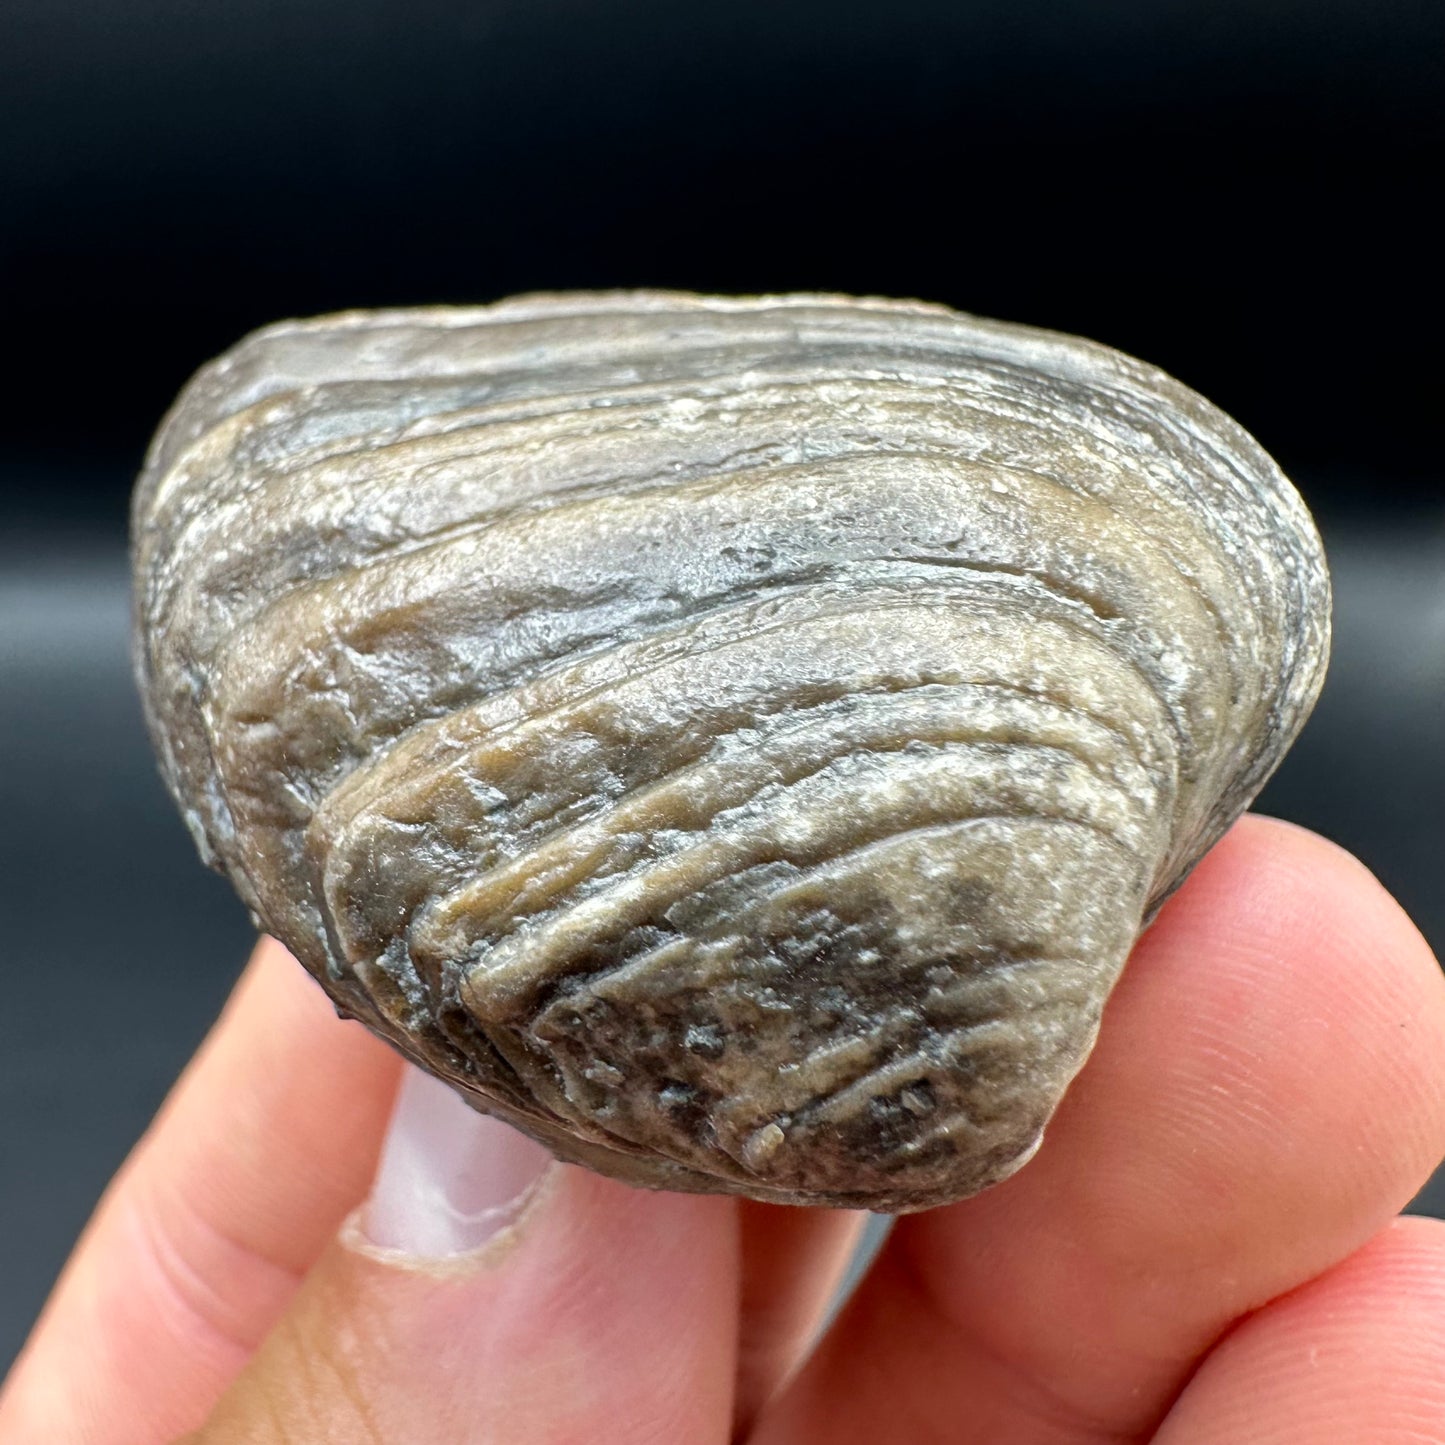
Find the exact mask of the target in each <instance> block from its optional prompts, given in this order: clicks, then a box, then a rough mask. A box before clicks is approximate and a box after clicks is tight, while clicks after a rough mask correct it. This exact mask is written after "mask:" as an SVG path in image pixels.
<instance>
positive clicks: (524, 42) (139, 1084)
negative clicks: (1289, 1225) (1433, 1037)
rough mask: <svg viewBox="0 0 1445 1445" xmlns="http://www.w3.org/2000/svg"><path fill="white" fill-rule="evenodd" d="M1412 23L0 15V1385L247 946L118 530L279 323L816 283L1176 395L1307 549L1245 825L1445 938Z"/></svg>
mask: <svg viewBox="0 0 1445 1445" xmlns="http://www.w3.org/2000/svg"><path fill="white" fill-rule="evenodd" d="M1442 17H1445V7H1442V6H1441V5H1440V4H1439V3H1438V0H1095V3H1087V0H1079V3H1074V4H1071V5H1054V4H1043V3H1028V0H974V3H969V0H948V3H913V4H906V3H890V4H882V5H880V4H876V3H873V4H862V3H856V0H828V3H826V4H825V3H812V0H807V3H802V0H798V3H788V0H739V3H732V4H726V5H713V6H707V5H704V4H701V3H695V0H689V3H681V0H672V3H664V0H591V3H587V0H516V3H496V0H470V3H465V4H464V3H452V0H408V3H406V4H401V3H393V0H345V3H342V0H274V3H270V0H227V3H225V4H219V3H217V4H198V3H195V0H127V3H124V4H105V3H102V0H89V3H77V0H3V3H0V336H3V352H0V356H3V367H4V374H3V376H0V749H3V756H0V820H3V826H0V910H3V911H0V917H3V918H4V920H5V928H6V936H5V945H4V952H3V954H0V984H3V987H0V1368H3V1365H4V1363H5V1361H6V1360H7V1359H8V1357H9V1355H10V1354H11V1353H13V1351H14V1350H15V1349H16V1348H18V1346H19V1343H20V1341H21V1339H22V1337H23V1334H24V1331H25V1329H26V1328H27V1326H28V1324H29V1322H30V1320H31V1319H32V1318H33V1316H34V1313H35V1311H36V1309H37V1308H38V1307H39V1304H40V1301H41V1299H42V1298H43V1295H44V1293H45V1290H46V1289H47V1288H48V1285H49V1283H50V1280H51V1279H52V1277H53V1275H54V1272H55V1270H56V1269H57V1268H58V1267H59V1264H60V1262H61V1260H62V1259H63V1257H64V1254H65V1251H66V1250H67V1248H68V1246H69V1243H70V1241H71V1240H72V1239H73V1237H74V1235H75V1233H76V1232H77V1231H78V1229H79V1227H80V1225H81V1224H82V1222H83V1220H84V1218H85V1216H86V1214H87V1213H88V1211H89V1209H90V1207H91V1205H92V1204H93V1202H94V1199H95V1197H96V1195H97V1193H98V1192H99V1190H100V1189H101V1187H102V1186H103V1184H104V1181H105V1180H106V1178H107V1177H108V1176H109V1174H110V1173H111V1171H112V1170H113V1169H114V1167H115V1166H116V1164H117V1163H118V1162H119V1161H120V1159H121V1158H122V1156H123V1154H124V1152H125V1150H126V1148H127V1147H128V1146H129V1144H130V1143H131V1142H132V1140H133V1139H134V1138H135V1136H136V1134H137V1133H138V1132H139V1130H140V1129H141V1128H142V1127H143V1126H144V1123H145V1121H146V1120H147V1119H148V1118H149V1116H150V1114H151V1112H152V1111H153V1110H154V1108H155V1106H156V1104H157V1103H158V1101H159V1099H160V1097H161V1095H162V1093H163V1091H164V1089H165V1087H166V1086H167V1084H168V1083H169V1081H170V1080H171V1079H172V1078H173V1077H174V1074H175V1072H176V1070H177V1069H178V1067H179V1066H180V1063H181V1062H182V1060H183V1059H184V1058H185V1057H186V1056H187V1054H188V1053H189V1052H190V1050H191V1049H192V1047H193V1046H194V1044H195V1042H196V1041H197V1040H198V1038H199V1036H200V1034H201V1032H202V1031H203V1029H204V1028H205V1026H206V1023H207V1021H208V1020H209V1018H210V1017H211V1016H212V1014H213V1013H214V1011H215V1009H216V1008H217V1006H218V1005H219V1003H220V1000H221V999H222V998H223V997H224V994H225V992H226V989H227V987H228V984H229V982H230V980H231V978H232V977H233V976H234V973H235V971H236V969H237V968H238V966H239V964H240V962H241V960H242V958H243V956H244V952H245V949H246V946H247V941H248V930H247V927H246V923H245V919H244V917H243V915H242V913H241V911H240V908H239V906H238V905H236V904H235V903H234V901H233V900H232V899H231V897H230V895H229V891H228V890H227V888H226V887H225V885H224V884H223V883H221V882H220V881H219V880H218V879H215V878H213V877H211V876H210V875H208V874H206V873H204V872H203V871H202V870H201V868H200V866H199V864H197V863H196V862H195V860H194V857H193V855H192V853H191V849H190V844H189V841H188V840H187V839H186V837H185V835H184V833H183V830H182V829H181V826H180V824H179V822H178V821H177V819H176V818H175V816H174V814H173V810H172V808H171V806H170V804H169V801H168V800H167V799H166V798H165V796H164V794H163V792H162V790H161V788H160V785H159V783H158V781H157V780H156V777H155V774H154V770H153V767H152V765H151V762H150V758H149V751H148V748H147V745H146V743H145V739H144V736H143V732H142V729H141V725H140V721H139V713H138V709H137V706H136V703H135V701H134V698H133V695H132V690H131V685H130V681H129V677H128V672H127V659H126V627H127V622H126V615H125V609H126V600H125V586H126V582H125V571H124V568H125V561H124V526H125V521H124V513H125V501H126V495H127V492H128V489H129V485H130V480H131V478H132V476H133V475H134V473H135V470H136V467H137V465H138V463H139V459H140V456H141V452H142V449H143V447H144V445H145V442H146V440H147V438H148V436H149V434H150V431H151V430H152V428H153V427H154V425H155V423H156V421H157V420H158V418H159V416H160V414H161V412H162V411H163V409H164V408H165V407H166V405H167V404H168V402H169V401H170V399H171V397H172V396H173V395H174V393H175V391H176V390H177V388H178V387H179V386H180V385H181V383H182V382H183V381H184V380H185V378H186V377H187V375H189V373H190V372H191V371H192V370H193V369H194V368H195V367H196V366H197V365H198V364H199V363H200V362H201V361H203V360H204V359H206V358H207V357H209V356H211V355H213V354H214V353H216V352H218V351H220V350H222V349H224V348H225V347H226V346H228V345H230V344H231V343H232V342H233V341H234V340H236V339H237V338H238V337H239V336H240V335H241V334H242V333H243V332H245V331H247V330H249V329H251V328H252V327H255V326H258V325H260V324H263V323H265V322H267V321H271V320H273V319H276V318H278V317H280V316H284V315H288V314H307V313H314V312H317V311H324V310H328V309H334V308H340V307H349V306H369V305H383V304H393V303H408V302H428V301H476V300H487V299H491V298H493V297H497V296H501V295H505V294H508V293H510V292H514V291H518V290H523V289H527V288H534V287H574V286H602V285H619V284H622V285H629V284H644V285H678V286H686V287H692V288H697V289H704V290H723V291H753V290H777V289H788V288H828V289H839V290H845V291H853V292H872V293H881V294H889V295H904V296H921V297H925V298H928V299H932V300H940V301H946V302H949V303H951V304H953V305H956V306H960V307H963V308H965V309H968V310H973V311H978V312H982V313H984V314H987V315H995V316H1001V317H1005V318H1007V319H1011V320H1018V321H1028V322H1034V323H1038V324H1042V325H1046V326H1051V327H1055V328H1058V329H1061V330H1069V331H1077V332H1081V333H1083V334H1085V335H1089V336H1093V337H1095V338H1097V339H1099V340H1102V341H1107V342H1110V343H1112V344H1113V345H1116V346H1119V347H1122V348H1123V349H1125V350H1127V351H1131V352H1135V353H1137V354H1139V355H1141V356H1144V357H1146V358H1148V359H1149V360H1151V361H1154V362H1156V363H1159V364H1160V365H1163V366H1164V367H1166V368H1167V369H1169V370H1171V371H1173V372H1174V373H1175V374H1176V375H1178V376H1179V377H1181V378H1182V379H1183V380H1185V381H1186V382H1188V383H1190V384H1191V385H1193V386H1195V387H1196V388H1198V389H1199V390H1201V391H1203V392H1204V393H1205V394H1206V395H1208V396H1210V397H1211V398H1212V399H1214V400H1215V401H1217V402H1218V403H1220V404H1221V405H1222V406H1224V407H1225V408H1226V409H1227V410H1229V411H1231V412H1232V413H1234V415H1235V416H1237V417H1238V418H1239V419H1240V420H1241V421H1242V422H1243V423H1244V424H1245V425H1246V426H1247V427H1249V428H1250V429H1251V430H1252V431H1254V432H1255V434H1256V435H1257V436H1258V437H1259V438H1260V439H1261V440H1262V441H1263V442H1264V444H1265V445H1266V447H1268V448H1269V449H1270V450H1271V451H1273V452H1274V454H1275V455H1276V456H1277V457H1278V458H1279V460H1280V461H1281V463H1282V464H1283V465H1284V467H1285V469H1286V470H1287V471H1288V472H1289V473H1290V474H1291V475H1292V476H1293V477H1294V478H1295V479H1296V481H1297V482H1298V484H1299V486H1300V489H1301V490H1302V491H1303V492H1304V494H1305V496H1306V499H1307V500H1308V501H1309V502H1310V503H1311V505H1312V506H1313V507H1314V508H1315V509H1316V512H1317V514H1318V516H1319V517H1320V520H1321V525H1322V528H1323V530H1324V532H1325V536H1326V541H1327V544H1328V546H1329V549H1330V552H1331V556H1332V559H1333V564H1334V568H1335V574H1336V582H1337V589H1338V611H1337V629H1338V640H1337V650H1336V663H1335V668H1334V671H1333V674H1332V680H1331V682H1330V684H1329V685H1328V687H1327V689H1326V694H1325V697H1324V700H1323V702H1322V703H1321V706H1320V709H1319V712H1318V714H1317V717H1316V720H1315V722H1314V723H1312V724H1311V726H1310V728H1309V730H1308V731H1307V732H1306V734H1305V737H1304V739H1303V741H1302V742H1301V744H1300V745H1299V747H1298V748H1297V749H1296V751H1295V752H1294V754H1292V756H1291V758H1290V760H1289V761H1288V762H1287V763H1286V765H1285V767H1284V769H1283V770H1282V772H1281V774H1280V775H1279V777H1278V779H1277V781H1276V783H1275V784H1273V785H1272V786H1271V789H1270V791H1269V792H1268V793H1267V794H1266V797H1265V799H1264V800H1263V802H1264V806H1266V807H1267V808H1268V809H1269V810H1270V811H1274V812H1277V813H1281V814H1283V815H1285V816H1289V817H1293V818H1296V819H1298V820H1299V821H1301V822H1305V823H1308V824H1310V825H1311V826H1313V827H1316V828H1319V829H1320V830H1321V831H1323V832H1325V833H1327V834H1328V835H1330V836H1331V837H1334V838H1336V839H1337V840H1339V841H1340V842H1342V843H1344V844H1345V845H1346V846H1348V847H1350V848H1352V849H1353V850H1355V851H1356V852H1358V853H1359V854H1360V855H1361V856H1362V857H1363V858H1364V859H1365V860H1366V861H1367V862H1368V863H1369V864H1370V865H1371V866H1372V867H1373V868H1374V869H1375V870H1376V871H1377V872H1378V873H1379V874H1380V875H1381V877H1382V878H1383V879H1384V880H1385V881H1386V883H1387V884H1388V885H1389V886H1390V887H1391V888H1393V889H1394V890H1395V891H1396V892H1397V894H1398V895H1399V896H1400V897H1401V898H1402V900H1403V901H1404V902H1405V904H1406V906H1407V907H1408V908H1409V909H1410V910H1411V912H1412V913H1413V914H1414V915H1415V917H1416V918H1417V920H1418V921H1419V922H1420V924H1421V926H1422V927H1423V928H1424V929H1425V931H1426V933H1427V936H1429V937H1431V939H1432V940H1433V941H1434V942H1435V944H1436V947H1437V950H1438V949H1439V948H1440V947H1441V946H1442V944H1445V769H1442V764H1441V743H1442V742H1445V726H1442V721H1441V719H1442V716H1445V491H1442V488H1441V483H1442V475H1441V466H1440V452H1441V442H1442V436H1441V429H1440V415H1439V407H1440V398H1441V395H1442V386H1441V383H1442V376H1441V361H1440V346H1439V339H1438V338H1439V332H1440V321H1441V317H1440V315H1439V307H1438V294H1437V291H1436V281H1435V277H1436V273H1437V271H1438V268H1439V257H1438V246H1439V229H1438V226H1437V225H1436V224H1434V223H1433V217H1431V218H1427V208H1431V209H1433V206H1432V203H1434V204H1438V201H1439V190H1440V179H1441V160H1442V149H1445V148H1442V128H1445V127H1442V108H1441V104H1440V98H1441V96H1442V94H1445V27H1442ZM1420 1207H1423V1208H1430V1207H1433V1208H1434V1209H1435V1210H1436V1212H1445V1189H1438V1190H1437V1192H1436V1193H1434V1194H1433V1195H1430V1194H1427V1196H1426V1197H1425V1198H1424V1199H1423V1200H1422V1202H1421V1206H1420Z"/></svg>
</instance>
